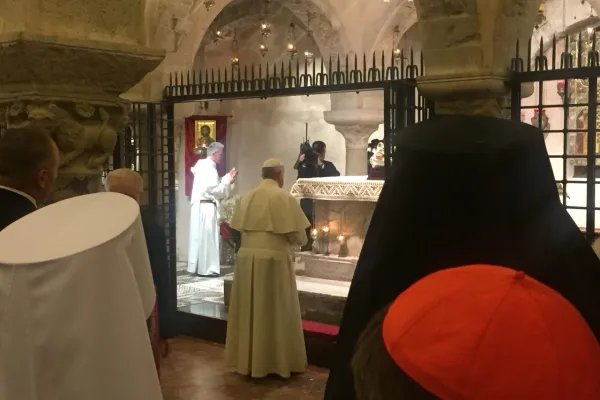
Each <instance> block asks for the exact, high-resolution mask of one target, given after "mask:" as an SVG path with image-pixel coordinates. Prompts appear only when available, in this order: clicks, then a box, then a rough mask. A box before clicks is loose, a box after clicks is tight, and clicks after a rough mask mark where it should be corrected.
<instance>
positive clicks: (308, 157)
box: [294, 140, 340, 251]
mask: <svg viewBox="0 0 600 400" xmlns="http://www.w3.org/2000/svg"><path fill="white" fill-rule="evenodd" d="M326 151H327V146H326V145H325V142H322V141H320V140H317V141H315V142H313V144H312V146H311V147H310V148H308V149H306V150H304V151H302V152H301V153H300V156H299V157H298V161H296V164H294V169H297V170H298V179H300V178H325V177H328V176H340V171H338V170H337V168H336V167H335V165H333V163H332V162H331V161H326V160H325V153H326ZM300 207H302V211H304V214H305V215H306V218H308V221H309V222H310V228H307V229H306V235H307V237H308V243H307V244H306V245H305V246H304V247H303V248H302V251H308V250H310V249H312V238H311V235H310V231H311V230H312V229H314V226H313V217H314V202H313V200H312V199H301V200H300Z"/></svg>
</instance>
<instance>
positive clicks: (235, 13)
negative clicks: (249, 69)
mask: <svg viewBox="0 0 600 400" xmlns="http://www.w3.org/2000/svg"><path fill="white" fill-rule="evenodd" d="M255 2H256V0H247V1H235V2H233V3H231V4H230V6H229V7H227V8H226V9H225V10H223V11H222V12H221V13H220V14H219V15H218V16H217V17H216V18H215V19H214V20H213V22H212V23H211V24H210V26H209V28H208V32H207V34H205V35H204V38H203V39H202V41H201V44H200V48H199V52H202V50H203V49H207V48H208V46H211V45H212V43H211V42H212V41H213V38H212V34H213V32H215V31H217V30H219V31H221V32H223V33H224V34H225V35H226V37H225V40H226V41H231V39H232V37H231V36H232V31H234V30H235V31H237V34H238V40H239V41H240V42H241V43H243V42H244V41H245V40H246V37H245V36H244V33H245V32H249V31H250V32H253V33H254V34H255V36H257V37H258V38H257V39H256V40H257V41H256V49H255V50H256V52H257V53H258V44H259V43H260V37H259V36H260V35H259V32H258V25H257V24H258V21H259V19H260V17H261V16H262V15H263V14H262V10H261V8H260V7H259V6H256V7H248V3H255ZM249 9H250V12H249ZM280 17H282V18H280ZM282 20H284V21H286V22H285V23H283V24H282V23H281V21H282ZM307 20H308V18H307V17H306V18H304V19H302V18H299V16H298V13H297V12H296V13H295V12H293V11H292V10H290V8H289V7H287V6H284V5H282V4H281V3H274V4H272V5H271V7H270V10H269V17H268V18H267V21H268V22H270V23H271V24H274V26H275V25H278V26H277V27H276V28H275V29H276V31H275V32H274V36H275V37H276V38H278V39H281V36H282V35H283V36H287V24H288V23H293V24H294V25H295V26H296V27H297V28H298V30H297V39H298V40H300V39H301V38H302V37H303V36H306V34H307V30H308V28H309V27H308V24H307ZM313 24H314V22H311V26H310V28H311V29H312V30H313V34H312V37H311V38H310V40H311V42H313V43H314V45H313V46H311V47H313V48H312V49H311V51H313V52H315V49H314V47H315V46H316V48H317V49H318V52H315V55H316V56H317V57H320V56H321V55H322V54H326V55H329V54H331V53H332V52H333V53H335V52H337V51H340V46H339V42H338V41H337V40H336V39H337V38H335V37H334V38H332V37H331V35H329V34H328V33H329V32H331V31H328V30H324V29H317V30H315V27H314V25H313ZM271 44H272V43H271ZM220 45H221V44H220ZM283 46H285V43H284V44H283ZM273 49H274V48H271V51H273ZM275 49H276V48H275ZM241 50H248V48H246V47H245V46H242V48H241ZM284 53H285V50H284V47H282V51H281V54H278V55H279V56H281V57H283V56H284ZM198 56H199V57H198V58H197V60H196V61H198V60H199V59H200V58H201V56H202V55H201V54H200V53H199V54H198Z"/></svg>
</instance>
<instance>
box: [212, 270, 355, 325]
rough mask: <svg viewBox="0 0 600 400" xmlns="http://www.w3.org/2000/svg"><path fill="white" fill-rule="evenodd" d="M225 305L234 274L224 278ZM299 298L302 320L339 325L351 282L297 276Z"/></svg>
mask: <svg viewBox="0 0 600 400" xmlns="http://www.w3.org/2000/svg"><path fill="white" fill-rule="evenodd" d="M223 283H224V287H223V290H224V292H225V305H229V297H230V295H231V287H232V285H233V274H228V275H226V276H224V277H223ZM296 285H297V287H298V297H299V299H300V310H301V311H302V319H304V320H307V321H314V322H320V323H323V324H329V325H339V324H340V322H341V320H342V314H343V313H344V307H345V305H346V298H347V297H348V291H349V290H350V282H346V281H338V280H331V279H322V278H314V277H310V276H297V277H296Z"/></svg>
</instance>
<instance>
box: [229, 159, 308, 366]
mask: <svg viewBox="0 0 600 400" xmlns="http://www.w3.org/2000/svg"><path fill="white" fill-rule="evenodd" d="M283 173H284V167H283V165H282V164H281V161H279V160H277V159H270V160H267V161H266V162H265V163H264V164H263V168H262V177H263V181H262V182H261V183H260V185H258V186H257V187H256V188H254V189H252V190H251V191H250V192H249V193H247V194H246V195H245V196H244V197H243V198H242V199H241V201H240V202H239V203H238V206H237V208H236V210H235V212H234V214H233V219H232V221H231V227H232V228H234V229H237V230H239V231H240V232H241V233H242V245H241V247H240V250H239V253H238V257H237V263H236V265H235V272H234V279H233V288H232V292H231V300H230V305H229V318H228V323H227V342H226V351H225V353H226V363H227V366H228V367H230V368H233V369H235V371H236V372H238V373H240V374H243V375H250V376H252V377H254V378H261V377H264V376H266V375H269V374H277V375H279V376H281V377H284V378H288V377H290V376H291V374H292V373H301V372H304V371H305V369H306V365H307V359H306V348H305V345H304V332H303V330H302V317H301V314H300V303H299V300H298V290H297V288H296V275H295V273H294V266H293V263H292V259H291V255H290V252H291V250H292V248H294V247H301V246H303V245H304V244H305V243H306V241H307V238H306V232H305V230H306V228H308V227H309V226H310V223H309V222H308V220H307V219H306V217H305V216H304V213H303V212H302V209H301V208H300V205H299V204H298V201H297V200H296V199H295V198H294V197H292V196H291V195H290V194H289V193H288V192H287V191H285V190H283V189H282V186H283Z"/></svg>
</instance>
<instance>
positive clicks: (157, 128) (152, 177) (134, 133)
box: [112, 103, 177, 305]
mask: <svg viewBox="0 0 600 400" xmlns="http://www.w3.org/2000/svg"><path fill="white" fill-rule="evenodd" d="M173 118H174V117H173V105H172V104H167V103H132V106H131V113H130V118H129V125H128V126H127V127H126V129H125V131H124V132H123V133H121V134H120V135H119V140H118V142H117V146H116V147H115V150H114V153H113V157H112V169H117V168H131V169H132V170H134V171H137V172H138V173H139V174H140V175H141V176H142V178H143V180H144V198H143V204H144V207H145V208H147V209H148V211H149V212H151V213H152V215H153V216H154V219H155V220H156V222H157V223H158V224H159V225H160V226H161V227H162V228H163V229H164V233H165V238H166V248H167V255H168V260H169V272H170V273H169V276H170V280H171V281H172V282H171V284H170V288H171V291H172V293H171V294H170V296H171V298H172V299H173V304H174V305H175V304H176V302H175V299H176V297H177V286H176V261H177V247H176V234H175V232H176V230H175V223H176V214H175V212H176V209H175V204H176V190H175V189H176V188H175V184H176V181H175V172H176V169H175V168H176V167H175V138H174V125H173Z"/></svg>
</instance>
